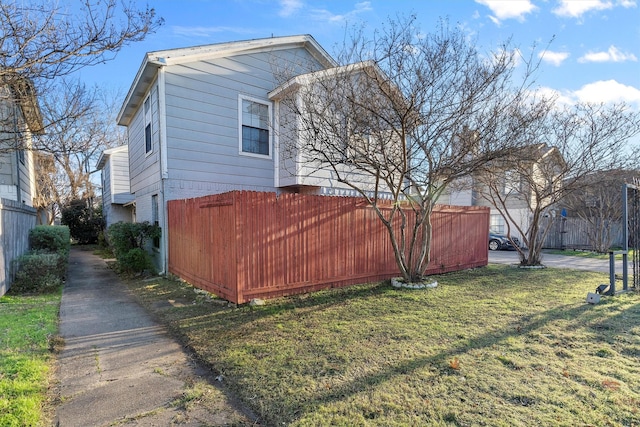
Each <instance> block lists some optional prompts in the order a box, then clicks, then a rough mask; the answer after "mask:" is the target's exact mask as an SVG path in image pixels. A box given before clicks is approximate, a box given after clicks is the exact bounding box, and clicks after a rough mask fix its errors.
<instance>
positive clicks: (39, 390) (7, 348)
mask: <svg viewBox="0 0 640 427" xmlns="http://www.w3.org/2000/svg"><path fill="white" fill-rule="evenodd" d="M60 298H61V292H56V293H54V294H48V295H38V296H12V295H10V294H7V295H5V296H3V297H1V298H0V426H3V427H13V426H16V427H18V426H20V427H22V426H41V425H46V422H47V411H48V407H47V403H46V402H47V388H48V385H49V378H50V366H51V363H52V358H51V350H52V348H51V346H52V345H54V344H55V343H56V340H55V339H54V337H56V334H57V332H58V312H59V308H60Z"/></svg>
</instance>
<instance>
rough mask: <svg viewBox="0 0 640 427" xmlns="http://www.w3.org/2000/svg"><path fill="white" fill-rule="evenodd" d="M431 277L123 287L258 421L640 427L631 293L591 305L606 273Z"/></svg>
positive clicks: (638, 302)
mask: <svg viewBox="0 0 640 427" xmlns="http://www.w3.org/2000/svg"><path fill="white" fill-rule="evenodd" d="M436 279H437V281H438V283H439V287H438V288H437V289H435V290H408V289H395V288H392V287H391V286H389V285H388V284H385V283H379V284H369V285H361V286H353V287H349V288H344V289H333V290H328V291H323V292H317V293H313V294H306V295H301V296H294V297H289V298H282V299H277V300H272V301H268V302H267V304H266V305H265V306H258V307H249V306H244V307H240V308H229V307H227V306H225V305H224V304H222V303H221V302H220V301H219V300H215V299H213V300H211V299H209V298H206V297H204V296H203V295H202V294H201V293H199V292H195V291H194V289H193V288H191V287H190V286H188V285H187V284H184V283H178V282H172V281H168V280H158V281H154V282H138V283H131V287H132V289H134V290H135V291H136V293H137V294H138V295H139V296H140V298H141V299H142V300H143V301H144V302H145V304H146V305H147V306H148V307H156V308H155V313H156V315H157V317H158V318H159V319H161V320H163V321H164V322H165V323H167V324H168V325H169V327H170V328H171V329H172V330H173V331H174V332H175V333H177V334H178V335H179V336H181V338H182V339H183V341H184V342H185V343H186V344H188V345H189V346H190V347H191V348H193V349H194V350H195V351H196V352H197V354H198V355H199V356H200V357H201V358H202V359H203V360H204V361H206V362H207V363H209V364H210V366H212V367H213V368H214V369H215V370H216V371H217V372H218V373H219V374H221V375H222V376H223V378H224V379H223V383H224V384H226V386H227V387H229V388H230V389H231V390H232V391H234V392H235V394H236V395H237V396H239V397H240V399H241V400H242V401H243V402H244V403H245V404H246V405H248V406H249V407H250V408H252V409H253V410H254V411H255V412H256V413H257V414H258V415H259V416H260V417H261V420H262V421H263V422H264V424H266V425H282V424H283V423H284V424H287V425H300V426H306V425H309V426H311V425H314V426H315V425H349V426H354V425H367V426H369V425H372V426H373V425H380V426H383V425H384V426H392V425H442V426H445V425H452V426H454V425H492V426H496V425H497V426H500V425H505V426H507V425H508V426H529V425H567V426H569V425H571V426H574V425H640V409H639V408H640V363H639V362H640V295H639V294H638V293H629V294H626V295H620V296H616V297H613V298H604V299H603V302H602V303H601V304H599V305H595V306H591V305H587V304H586V303H585V297H586V293H587V292H588V291H592V290H593V289H595V287H596V286H597V285H598V284H600V283H604V282H606V280H607V277H606V275H603V274H598V273H589V272H580V271H571V270H556V269H545V270H534V271H531V270H529V271H522V270H518V269H513V268H510V267H505V266H489V267H487V268H483V269H476V270H472V271H465V272H458V273H451V274H447V275H442V276H438V277H437V278H436ZM168 300H171V301H181V303H182V304H180V305H162V304H158V302H161V301H168ZM158 307H163V308H162V309H159V308H158Z"/></svg>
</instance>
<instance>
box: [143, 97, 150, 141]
mask: <svg viewBox="0 0 640 427" xmlns="http://www.w3.org/2000/svg"><path fill="white" fill-rule="evenodd" d="M151 131H152V129H151V95H149V96H147V99H145V101H144V144H145V153H150V152H151V148H152V145H151Z"/></svg>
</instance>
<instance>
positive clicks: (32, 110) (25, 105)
mask: <svg viewBox="0 0 640 427" xmlns="http://www.w3.org/2000/svg"><path fill="white" fill-rule="evenodd" d="M2 81H3V82H4V83H5V84H7V85H8V86H9V87H10V89H11V93H12V95H13V97H14V99H15V102H17V103H18V104H19V105H20V108H21V109H22V113H23V114H24V119H25V121H26V122H27V126H28V127H29V131H30V132H31V133H33V134H38V135H42V134H44V123H43V121H42V113H41V112H40V106H39V105H38V100H37V98H36V90H35V88H34V87H33V82H32V81H31V80H30V79H28V78H26V77H22V76H20V75H19V74H18V73H14V72H5V73H3V74H2Z"/></svg>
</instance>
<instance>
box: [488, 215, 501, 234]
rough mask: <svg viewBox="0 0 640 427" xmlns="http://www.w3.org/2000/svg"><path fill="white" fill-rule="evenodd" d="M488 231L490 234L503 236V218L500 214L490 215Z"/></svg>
mask: <svg viewBox="0 0 640 427" xmlns="http://www.w3.org/2000/svg"><path fill="white" fill-rule="evenodd" d="M489 230H491V232H492V233H497V234H504V218H502V215H500V214H491V219H490V224H489Z"/></svg>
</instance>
